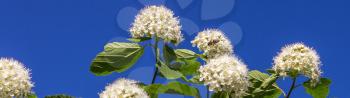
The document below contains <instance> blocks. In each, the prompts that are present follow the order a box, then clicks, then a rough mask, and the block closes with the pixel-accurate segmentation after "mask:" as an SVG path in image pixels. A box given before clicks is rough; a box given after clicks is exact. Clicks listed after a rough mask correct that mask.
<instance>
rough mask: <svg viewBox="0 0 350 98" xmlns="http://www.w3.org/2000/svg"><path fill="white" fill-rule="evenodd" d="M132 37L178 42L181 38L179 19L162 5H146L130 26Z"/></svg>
mask: <svg viewBox="0 0 350 98" xmlns="http://www.w3.org/2000/svg"><path fill="white" fill-rule="evenodd" d="M130 32H131V36H132V37H133V38H140V37H152V36H153V35H155V36H156V37H160V38H162V39H163V40H164V41H166V42H174V43H176V44H177V43H179V42H181V41H182V40H183V38H182V34H181V26H180V22H179V19H178V18H177V17H174V13H173V12H172V11H171V10H170V9H168V8H166V7H164V6H148V7H146V8H144V9H142V10H141V11H140V12H139V14H138V15H137V16H136V18H135V20H134V23H133V24H132V27H131V28H130Z"/></svg>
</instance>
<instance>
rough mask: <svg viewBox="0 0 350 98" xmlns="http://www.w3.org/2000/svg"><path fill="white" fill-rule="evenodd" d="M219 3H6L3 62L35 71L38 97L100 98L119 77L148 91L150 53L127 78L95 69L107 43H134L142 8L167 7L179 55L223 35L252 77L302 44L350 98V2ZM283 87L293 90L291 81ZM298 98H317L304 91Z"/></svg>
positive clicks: (0, 30) (0, 28)
mask: <svg viewBox="0 0 350 98" xmlns="http://www.w3.org/2000/svg"><path fill="white" fill-rule="evenodd" d="M213 1H215V0H207V1H205V2H204V1H202V0H188V1H186V0H165V1H162V0H146V1H142V0H1V1H0V56H1V57H13V58H15V59H18V60H20V61H21V62H23V63H24V64H25V65H26V66H27V67H28V68H30V69H31V70H32V71H31V72H32V77H33V78H32V80H33V81H34V82H35V88H34V91H35V92H36V93H37V94H38V95H39V96H40V97H43V96H44V95H49V94H57V93H66V94H70V95H74V96H80V97H83V98H97V97H98V95H97V93H98V92H101V91H102V90H103V89H104V86H105V85H107V84H108V83H111V82H112V81H114V80H115V79H117V78H119V77H128V78H132V79H136V80H139V81H142V82H146V83H148V82H150V81H151V79H150V78H151V74H152V70H153V66H154V65H153V64H154V62H150V61H154V59H152V58H151V57H152V56H153V54H152V53H151V52H150V51H151V49H150V48H147V49H146V51H149V52H145V54H144V55H143V57H142V58H141V59H140V60H139V61H138V63H137V64H136V65H135V66H134V67H133V68H131V69H130V70H129V71H128V72H126V73H121V74H119V73H114V74H112V75H109V76H104V77H97V76H94V75H93V74H91V73H90V72H89V66H90V62H91V60H92V59H93V58H94V57H95V55H96V54H97V53H98V52H100V51H102V49H103V46H104V45H105V44H106V43H107V42H112V41H123V38H127V37H129V34H128V32H127V31H125V30H126V29H127V28H128V27H129V24H130V21H131V20H132V19H133V17H134V16H133V15H134V14H136V12H137V10H139V9H141V8H143V7H144V4H146V5H147V4H153V3H155V4H164V5H166V6H167V7H168V8H170V9H172V10H173V11H174V13H175V15H177V16H179V17H180V19H182V23H183V26H184V36H185V41H184V42H182V43H181V44H180V45H179V46H178V48H189V49H193V50H196V48H193V47H192V46H191V44H190V40H192V39H193V37H194V36H195V35H196V32H198V31H199V30H203V29H205V28H221V29H223V30H224V31H225V32H226V33H227V35H228V36H229V37H230V38H231V41H232V42H233V43H234V47H235V49H234V50H235V53H236V55H238V56H239V57H240V58H242V59H243V60H244V62H245V63H246V64H247V65H248V67H249V69H251V70H254V69H257V70H265V69H268V68H270V67H271V64H272V58H273V57H274V56H275V55H276V54H277V52H278V51H279V50H280V48H281V47H282V46H284V45H285V44H289V43H294V42H304V43H305V44H307V45H309V46H312V47H314V48H315V49H316V50H317V52H318V53H319V55H320V56H321V60H322V63H323V66H322V70H323V72H324V73H323V76H325V77H328V78H330V79H332V80H333V83H332V84H331V92H330V97H331V98H333V97H340V98H347V97H350V94H349V93H348V92H347V91H348V88H349V87H350V86H348V83H349V82H350V80H349V79H348V75H347V71H348V69H350V67H349V66H348V65H347V64H348V62H347V60H348V56H349V55H350V52H348V50H350V46H349V42H350V39H349V37H350V36H349V32H350V29H349V27H348V26H349V25H350V19H349V17H350V13H349V10H350V6H348V5H349V4H350V1H348V0H332V1H329V0H216V1H215V2H213ZM232 1H234V2H232ZM219 5H220V6H219ZM128 16H130V17H128ZM196 51H197V50H196ZM300 80H303V79H300ZM157 82H158V83H162V82H164V81H163V80H158V81H157ZM279 82H280V84H281V85H284V86H282V87H283V88H287V87H288V86H289V84H290V79H289V78H285V79H284V80H283V79H281V80H279ZM300 82H301V81H299V83H300ZM203 89H204V88H203V87H200V90H201V91H203ZM165 96H167V97H169V96H171V95H162V97H165ZM292 96H293V97H294V98H309V97H311V96H309V95H307V94H306V93H305V92H304V89H303V88H302V87H300V88H298V89H297V91H296V92H294V93H293V95H292ZM172 97H174V98H178V97H180V96H172Z"/></svg>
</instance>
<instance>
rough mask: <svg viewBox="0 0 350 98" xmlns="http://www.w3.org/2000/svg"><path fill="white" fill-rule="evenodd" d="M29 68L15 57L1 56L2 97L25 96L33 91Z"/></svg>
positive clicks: (0, 88)
mask: <svg viewBox="0 0 350 98" xmlns="http://www.w3.org/2000/svg"><path fill="white" fill-rule="evenodd" d="M30 79H31V77H30V73H29V70H28V69H26V68H25V67H24V65H23V64H22V63H20V62H18V61H16V60H14V59H10V58H0V96H1V97H2V98H12V97H23V96H26V95H28V94H29V93H30V92H31V88H32V87H33V83H32V82H31V81H30Z"/></svg>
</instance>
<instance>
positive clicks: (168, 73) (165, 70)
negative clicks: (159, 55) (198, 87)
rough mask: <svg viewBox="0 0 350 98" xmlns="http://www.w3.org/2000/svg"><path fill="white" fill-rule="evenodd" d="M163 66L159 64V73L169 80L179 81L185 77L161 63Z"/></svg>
mask: <svg viewBox="0 0 350 98" xmlns="http://www.w3.org/2000/svg"><path fill="white" fill-rule="evenodd" d="M161 64H162V65H161V66H159V65H158V64H157V67H158V68H159V72H160V73H161V74H162V75H163V76H164V77H165V78H167V79H177V78H181V77H184V76H183V74H182V73H180V72H179V71H176V70H172V69H170V68H169V67H168V66H167V65H165V64H164V63H162V62H161Z"/></svg>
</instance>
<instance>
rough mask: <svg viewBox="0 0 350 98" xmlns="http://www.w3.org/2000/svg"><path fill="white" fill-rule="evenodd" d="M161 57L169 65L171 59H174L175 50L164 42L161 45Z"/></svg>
mask: <svg viewBox="0 0 350 98" xmlns="http://www.w3.org/2000/svg"><path fill="white" fill-rule="evenodd" d="M163 57H164V60H165V63H166V64H167V65H169V64H170V63H171V62H172V61H174V60H176V54H175V51H174V50H173V49H172V48H171V47H170V46H168V45H167V44H165V45H164V47H163Z"/></svg>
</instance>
